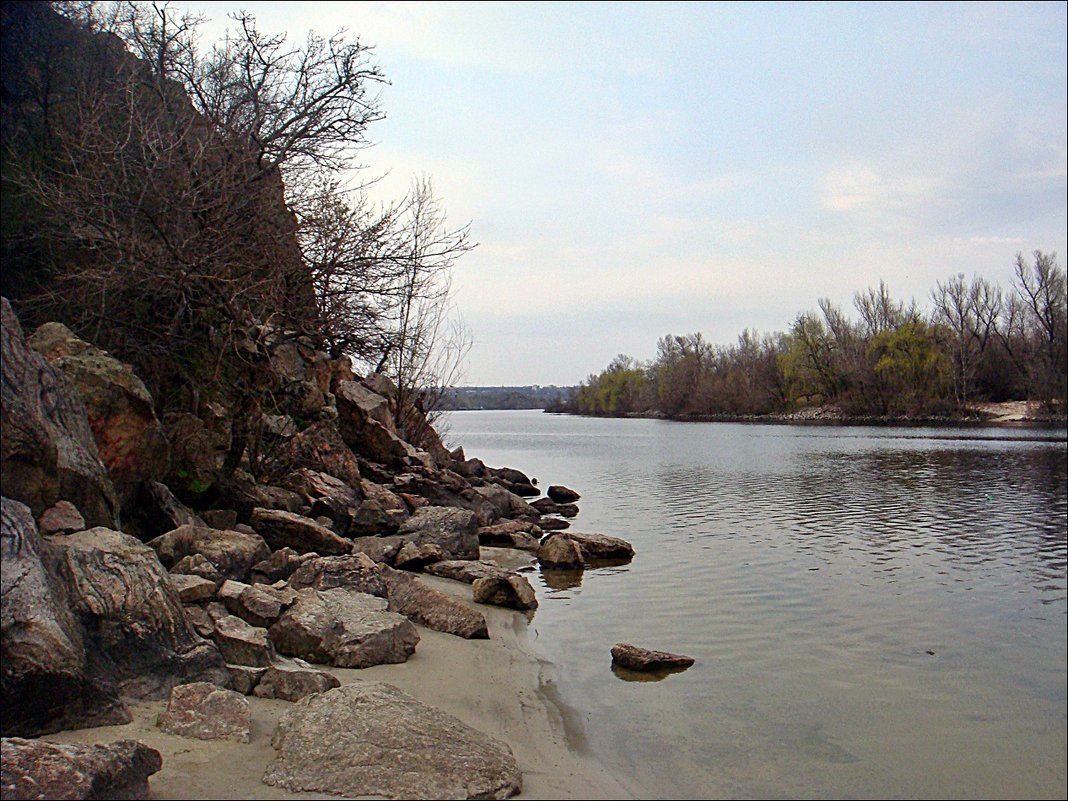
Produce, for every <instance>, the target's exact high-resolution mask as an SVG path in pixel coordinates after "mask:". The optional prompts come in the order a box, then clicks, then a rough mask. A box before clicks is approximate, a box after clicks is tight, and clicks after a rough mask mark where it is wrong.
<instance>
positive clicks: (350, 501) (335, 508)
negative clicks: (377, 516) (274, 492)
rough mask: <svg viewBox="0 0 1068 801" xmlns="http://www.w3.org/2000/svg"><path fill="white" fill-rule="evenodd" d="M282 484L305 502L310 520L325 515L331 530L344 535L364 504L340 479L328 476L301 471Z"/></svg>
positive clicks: (283, 480)
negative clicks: (361, 504)
mask: <svg viewBox="0 0 1068 801" xmlns="http://www.w3.org/2000/svg"><path fill="white" fill-rule="evenodd" d="M282 483H283V484H284V485H285V486H286V487H287V488H288V489H291V490H293V491H294V492H296V493H297V494H298V495H300V497H301V498H302V499H303V500H304V502H305V504H306V505H307V506H308V508H309V509H310V511H309V512H308V514H309V515H310V516H311V517H319V516H321V515H324V516H326V517H328V518H329V519H330V526H329V527H330V528H332V529H333V530H334V531H336V532H338V533H340V534H345V533H346V532H347V531H348V530H349V525H350V524H351V522H352V518H353V517H355V515H356V511H357V509H358V508H359V506H360V503H361V502H362V501H363V497H362V496H361V494H360V493H359V492H357V491H356V490H355V489H353V488H352V487H350V486H349V485H348V484H346V483H345V482H344V481H342V480H341V479H340V478H335V477H334V476H331V475H329V474H327V473H319V472H316V471H315V470H309V469H307V468H301V469H299V470H296V471H294V472H292V473H290V474H289V475H287V476H286V477H285V478H283V479H282Z"/></svg>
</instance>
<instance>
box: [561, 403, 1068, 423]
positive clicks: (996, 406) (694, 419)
mask: <svg viewBox="0 0 1068 801" xmlns="http://www.w3.org/2000/svg"><path fill="white" fill-rule="evenodd" d="M547 411H548V410H547ZM548 413H549V414H561V413H562V414H573V412H556V411H549V412H548ZM580 416H595V417H613V416H616V417H621V418H631V419H638V420H674V421H676V422H680V423H772V424H774V423H794V424H802V425H877V426H920V425H922V426H961V425H1030V424H1035V425H1066V424H1068V415H1065V414H1053V413H1050V412H1049V411H1047V410H1046V409H1044V408H1043V406H1042V404H1041V403H1038V402H1036V401H1005V402H1002V403H979V404H976V405H975V406H974V407H972V408H971V409H969V411H968V412H967V413H965V414H959V415H927V416H917V417H909V416H893V415H849V414H845V413H844V412H843V411H842V410H841V409H840V408H838V407H837V406H831V405H827V406H809V407H806V408H804V409H799V410H798V411H796V412H790V413H788V414H742V415H740V414H683V415H667V414H664V413H663V412H658V411H655V410H648V411H644V412H627V413H626V414H622V415H580Z"/></svg>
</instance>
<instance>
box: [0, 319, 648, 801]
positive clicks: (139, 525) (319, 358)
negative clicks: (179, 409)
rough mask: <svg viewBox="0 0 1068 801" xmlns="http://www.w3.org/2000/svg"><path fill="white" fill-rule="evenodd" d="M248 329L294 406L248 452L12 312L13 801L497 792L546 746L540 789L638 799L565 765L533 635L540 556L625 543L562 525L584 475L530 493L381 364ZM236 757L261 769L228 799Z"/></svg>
mask: <svg viewBox="0 0 1068 801" xmlns="http://www.w3.org/2000/svg"><path fill="white" fill-rule="evenodd" d="M248 343H249V347H250V348H251V349H254V350H259V351H260V353H261V355H262V359H263V363H264V365H265V369H268V370H270V371H272V373H273V376H274V378H275V379H277V383H278V384H279V385H280V386H281V387H282V389H283V391H284V392H286V393H287V394H288V396H290V397H291V406H292V408H295V409H299V410H300V416H299V417H297V416H270V415H262V419H258V420H249V421H244V422H245V423H246V424H248V425H249V426H252V425H254V426H255V427H257V429H259V430H262V431H263V439H262V442H261V450H260V452H259V453H258V454H257V458H256V459H249V460H246V461H245V462H242V463H241V464H240V465H239V466H237V467H236V468H235V467H234V466H233V465H228V464H227V457H228V454H230V453H231V447H230V446H231V443H232V442H233V439H232V438H233V436H235V434H234V431H235V429H236V428H237V427H238V426H237V423H238V421H236V420H235V419H234V417H233V415H232V414H231V413H230V412H229V411H228V410H226V409H225V408H220V407H219V406H218V405H217V404H205V406H204V408H203V409H202V410H201V412H200V413H199V414H197V415H194V414H172V415H169V416H165V417H164V419H162V420H160V419H158V418H157V417H156V414H155V411H154V405H153V403H152V399H151V397H150V396H149V395H148V392H147V390H146V389H145V388H144V385H143V384H142V383H141V382H140V381H139V380H138V378H137V376H135V375H134V374H133V373H132V372H131V371H130V369H129V367H127V366H126V365H123V364H121V363H120V362H118V361H117V360H115V359H114V358H112V357H111V356H110V355H108V354H107V353H105V352H103V351H100V350H99V349H97V348H95V347H94V346H93V345H92V344H90V343H87V342H84V341H82V340H80V339H78V338H77V337H75V336H74V335H73V334H72V333H71V332H70V331H68V330H67V329H66V328H65V327H63V326H62V325H60V324H58V323H48V324H45V325H43V326H41V327H40V328H39V329H38V330H37V331H36V332H34V333H33V334H32V335H30V336H26V335H25V334H24V333H23V331H22V330H21V327H20V326H19V323H18V320H17V319H16V317H15V315H14V313H13V311H12V309H11V307H10V305H9V304H8V302H7V300H6V299H4V300H3V343H2V349H3V448H2V451H3V452H2V468H3V532H2V533H3V596H2V600H3V654H4V659H3V696H2V703H3V736H4V741H3V743H4V751H3V780H2V785H3V788H4V797H5V798H30V797H34V798H37V797H82V798H97V797H145V794H146V793H147V792H149V778H148V777H149V776H150V775H153V774H157V773H158V774H159V776H162V777H166V778H165V780H163V781H162V782H161V784H162V785H163V786H164V787H165V788H166V789H165V790H164V796H165V795H168V794H169V795H172V796H173V797H200V796H203V797H242V794H248V795H249V797H265V794H266V793H267V789H266V788H267V785H271V786H273V787H275V788H278V789H279V791H280V792H282V793H283V795H282V796H281V797H290V796H293V797H297V796H296V795H294V794H298V793H305V792H314V793H330V794H337V795H344V796H358V795H367V794H372V795H376V796H382V797H389V798H445V797H449V798H468V797H477V798H505V797H509V796H511V795H514V794H516V793H518V792H520V790H521V788H523V787H524V781H525V780H527V779H529V777H530V776H531V774H532V772H538V771H541V770H543V769H544V767H543V766H540V765H539V762H541V761H544V760H545V759H551V760H552V761H554V762H556V763H558V764H560V765H564V766H566V767H565V768H564V771H565V772H564V774H561V775H559V776H555V777H550V778H548V779H547V778H546V777H542V778H539V779H538V780H536V781H535V787H537V788H538V791H537V794H538V795H542V796H545V797H593V796H599V795H606V796H611V795H618V794H620V793H623V794H629V793H627V792H626V791H625V790H623V788H620V787H619V786H618V785H615V784H613V783H612V782H611V780H610V778H609V777H607V776H604V775H603V774H602V773H600V772H599V769H598V768H596V766H593V765H591V764H589V763H584V762H583V761H582V760H581V759H579V758H578V756H577V755H575V754H572V753H570V748H569V744H568V741H567V737H566V731H567V727H566V726H565V725H564V724H565V723H566V715H564V716H561V713H560V710H559V709H558V708H557V707H556V706H554V704H553V701H552V699H551V698H550V697H549V693H548V692H547V691H544V690H545V688H544V687H543V686H542V683H541V678H540V676H541V674H542V673H543V672H544V670H545V669H547V668H546V666H543V665H538V663H537V660H536V658H535V657H533V655H532V654H531V653H530V652H529V650H524V649H523V648H522V646H521V640H522V637H523V631H524V630H525V626H526V622H527V616H529V615H530V614H533V610H534V609H535V608H536V606H537V597H536V595H535V593H534V591H533V589H532V588H531V586H530V583H529V581H528V580H527V579H526V577H525V576H524V575H523V574H524V573H525V572H527V571H529V570H532V569H537V566H539V565H540V567H541V568H542V569H545V570H553V569H569V570H574V569H582V568H583V567H584V566H586V565H596V564H600V563H604V562H606V561H607V562H618V561H626V560H629V559H630V558H631V557H632V555H633V549H632V548H631V547H630V546H629V544H627V543H625V542H623V541H622V540H619V539H618V538H613V537H607V536H605V535H597V534H585V535H584V534H575V533H571V532H569V531H567V529H568V527H569V525H570V524H569V521H568V518H569V517H570V516H573V515H574V514H575V512H577V506H576V505H575V502H576V501H577V500H578V498H579V496H578V493H576V492H574V491H573V490H569V489H568V488H565V487H555V486H553V487H550V488H549V494H548V495H547V497H544V498H539V499H538V500H536V501H533V502H530V501H529V500H528V499H534V498H535V497H536V496H540V495H541V491H540V489H539V488H538V487H537V486H536V485H535V482H534V481H532V480H531V479H529V478H528V477H527V476H525V475H524V474H522V473H521V472H520V471H518V470H515V469H510V468H491V467H488V466H487V465H485V464H483V463H482V462H481V461H479V460H478V459H473V458H470V459H469V458H467V457H466V456H465V455H464V453H463V451H462V449H457V450H456V451H453V452H450V451H448V450H447V449H446V448H445V447H444V446H443V445H442V443H441V441H440V439H439V438H438V436H437V434H436V433H435V432H434V430H433V427H432V426H431V425H429V423H428V422H427V420H426V418H425V417H423V416H422V411H421V410H420V409H419V408H418V407H417V406H415V405H412V406H410V407H405V408H400V409H398V408H397V407H398V400H397V396H398V393H397V392H396V390H395V388H393V387H392V386H391V385H390V383H389V382H388V380H386V379H385V378H384V377H383V376H379V375H372V376H365V377H362V378H361V377H358V376H356V375H354V374H353V373H352V370H351V366H350V365H349V363H348V360H347V359H331V358H329V357H328V356H327V355H326V354H324V353H321V352H318V351H316V350H315V349H314V348H312V347H311V346H310V344H309V343H307V342H304V341H302V340H301V338H300V337H299V336H296V335H289V334H287V332H279V331H274V330H272V329H270V328H268V327H265V326H256V327H254V328H253V329H251V330H250V332H249V336H248ZM402 419H403V420H406V421H408V425H407V426H406V427H405V429H401V428H400V427H398V425H397V424H396V421H397V420H402ZM413 421H414V423H413ZM405 431H408V432H411V431H416V432H418V435H417V436H414V437H413V436H411V435H410V434H408V435H407V436H408V438H407V439H406V438H405V436H404V435H403V434H404V432H405ZM253 471H254V472H253ZM484 549H486V550H485V553H484ZM487 554H493V555H495V556H496V557H497V558H496V559H487V558H484V557H485V556H486V555H487ZM420 574H423V575H420ZM427 641H430V642H431V643H433V645H432V647H431V648H430V649H429V650H431V651H432V654H431V656H434V655H436V654H443V656H442V660H441V661H442V663H443V664H441V665H440V666H436V665H435V664H433V659H430V660H427V659H424V658H423V651H424V650H427V649H426V648H425V644H426V642H427ZM480 641H481V642H483V643H485V645H479V642H480ZM479 663H481V664H483V665H485V666H487V672H488V673H491V674H493V675H492V676H490V677H488V678H487V677H486V676H483V675H480V674H479V673H478V672H477V671H472V670H471V669H470V667H471V666H472V665H477V664H479ZM416 665H418V666H419V667H418V668H416V667H415V666H416ZM502 665H507V669H506V668H504V667H502ZM376 666H377V667H376ZM409 669H411V670H409ZM364 671H369V672H370V671H378V672H382V671H385V675H384V676H383V678H384V679H385V681H386V682H390V683H382V682H378V681H370V680H368V679H365V678H364V676H365V675H372V674H370V673H366V674H365V673H364ZM509 671H517V672H518V674H519V675H518V676H511V677H508V678H506V674H508V673H509ZM357 673H358V674H359V675H358V676H357V675H355V674H357ZM414 674H418V675H419V676H420V677H421V680H420V681H418V682H415V683H414V684H412V683H409V684H408V686H409V687H410V688H414V690H415V692H414V693H412V694H410V693H408V692H405V691H404V689H403V688H398V687H397V686H396V683H400V684H403V683H405V682H404V681H398V682H396V683H393V682H392V681H391V680H392V679H394V678H401V677H404V676H408V675H414ZM495 684H496V685H503V693H502V692H501V688H500V687H498V686H495ZM433 687H437V688H439V689H440V690H441V693H440V694H441V696H442V697H437V696H436V695H435V693H434V692H433V691H430V692H428V688H433ZM452 697H458V698H463V699H464V700H463V701H462V702H461V703H454V702H452V701H450V700H449V699H450V698H452ZM479 698H485V699H490V700H491V701H492V704H491V705H490V706H489V707H487V706H486V705H485V704H484V703H483V704H480V703H479V700H478V699H479ZM450 704H451V705H452V710H449V711H443V710H442V709H441V708H440V707H441V706H449V705H450ZM516 704H518V708H516V706H515V705H516ZM480 707H481V708H482V709H483V714H481V715H479V714H473V711H474V712H477V710H478V709H479V708H480ZM509 707H511V708H510V710H509ZM490 709H491V710H492V713H493V714H488V713H487V710H490ZM502 709H503V710H504V711H505V713H504V714H501V715H500V720H498V714H499V713H501V710H502ZM554 710H555V711H554ZM457 712H458V713H459V714H456V713H457ZM464 718H468V721H467V722H465V721H464ZM487 724H489V728H491V729H494V730H495V731H494V732H492V733H489V734H487V733H485V731H484V729H485V728H486V725H487ZM534 724H536V726H535V728H536V729H537V732H536V736H537V737H539V738H540V742H537V743H528V742H525V740H524V738H525V737H526V736H528V735H527V733H526V730H527V729H528V728H529V727H530V726H531V725H534ZM480 728H481V729H483V730H480ZM268 729H269V730H268ZM149 733H151V736H150V737H149V736H147V735H148V734H149ZM340 733H345V736H344V737H339V734H340ZM103 735H108V736H111V737H112V738H113V739H115V740H117V741H118V742H117V743H115V744H114V745H107V746H106V747H102V746H101V744H102V743H110V742H111V740H107V739H101V737H102V736H103ZM131 738H133V739H131ZM346 738H347V739H346ZM146 739H147V740H149V741H151V743H153V744H155V745H146V744H145V743H144V742H139V741H140V740H146ZM53 740H54V741H62V742H64V743H65V744H66V745H64V746H63V747H62V748H60V747H58V746H56V745H55V744H53V743H51V742H50V741H53ZM175 740H177V741H178V744H176V743H175ZM126 741H129V744H123V743H124V742H126ZM79 743H80V744H81V745H76V744H79ZM156 746H160V747H156ZM242 749H246V751H244V752H243V751H242ZM188 753H194V754H196V765H198V766H199V770H200V771H201V772H203V773H204V774H205V775H206V776H214V777H215V781H207V782H206V783H204V782H201V781H200V780H199V779H197V778H194V777H192V776H191V775H190V771H191V770H192V768H191V766H190V765H188V764H186V763H187V760H186V759H185V758H184V757H183V756H182V755H183V754H188ZM253 753H255V754H256V756H255V758H253V757H252V754H253ZM161 754H162V756H161ZM517 754H518V755H519V756H520V759H518V760H517V756H516V755H517ZM268 756H269V760H268V761H267V763H266V764H261V763H263V762H264V760H267V757H268ZM172 761H176V762H177V764H176V765H175V766H174V767H172V766H171V765H170V764H169V763H170V762H172ZM236 764H241V765H243V767H242V768H241V769H240V770H239V771H238V772H239V773H241V775H242V776H244V777H245V780H246V785H247V784H248V781H247V780H248V779H249V775H248V771H249V770H250V769H251V768H249V766H259V767H258V768H255V770H259V771H260V773H259V776H257V777H256V780H257V781H256V783H255V784H253V785H252V786H243V789H240V790H234V789H227V787H228V784H227V777H228V776H229V775H230V773H231V772H232V771H234V770H235V767H234V766H235V765H236ZM176 770H177V772H176ZM261 779H262V781H263V782H266V784H260V783H258V782H259V780H261ZM154 781H155V780H153V782H154ZM527 786H529V784H528V785H527ZM606 787H607V788H609V789H607V790H606V789H605V788H606ZM196 788H200V789H199V790H198V789H196ZM151 794H152V795H153V796H156V795H157V791H156V790H155V789H153V790H151ZM160 797H163V796H160Z"/></svg>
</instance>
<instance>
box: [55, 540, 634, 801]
mask: <svg viewBox="0 0 1068 801" xmlns="http://www.w3.org/2000/svg"><path fill="white" fill-rule="evenodd" d="M483 550H484V554H483V558H494V559H497V560H498V561H500V562H502V564H503V563H505V562H506V561H511V562H513V563H514V562H516V560H518V563H519V564H522V563H524V561H525V560H524V559H523V558H522V557H519V556H518V554H517V552H509V551H501V550H498V549H488V548H487V549H483ZM508 566H510V567H511V566H512V565H508ZM421 578H422V580H423V581H425V582H426V583H427V584H428V585H431V586H433V587H434V588H435V589H438V590H441V591H443V592H448V593H450V594H451V595H455V596H456V597H459V598H463V599H465V600H467V601H468V602H470V592H471V588H470V585H467V584H461V583H459V582H454V581H449V580H447V579H438V578H435V577H433V576H422V577H421ZM477 608H478V609H479V610H480V611H481V612H482V613H483V614H485V616H486V620H487V622H488V624H489V630H490V639H489V640H464V639H461V638H459V637H454V636H452V635H449V634H442V633H440V632H436V631H431V630H429V629H426V628H424V627H422V626H419V627H418V629H419V636H420V638H421V639H420V641H419V645H418V647H417V648H416V652H415V654H414V655H413V656H412V657H411V658H410V659H409V660H408V661H407V662H406V663H404V664H400V665H379V666H377V667H373V668H367V669H364V670H349V669H331V672H333V673H334V675H336V676H337V677H338V679H340V681H341V682H342V684H345V683H348V682H351V681H359V680H361V679H370V680H374V681H382V682H386V683H389V684H393V685H395V686H397V687H399V688H400V689H402V690H404V691H405V692H407V693H409V694H410V695H412V696H414V697H415V698H418V699H419V700H421V701H423V702H424V703H426V704H429V705H431V706H435V707H438V708H439V709H442V710H444V711H445V712H448V713H449V714H451V715H454V716H455V717H457V718H459V719H460V720H462V721H463V722H464V723H467V724H468V725H470V726H472V727H474V728H476V729H478V730H480V731H483V732H485V733H486V734H489V735H491V736H493V737H496V738H498V739H500V740H503V741H504V742H506V743H507V744H508V745H509V746H510V747H511V749H512V753H513V754H514V755H515V758H516V761H517V762H518V763H519V767H520V769H521V770H522V771H523V791H522V793H521V794H520V795H519V796H517V797H518V798H546V799H569V798H574V799H578V798H589V799H598V798H635V797H637V796H638V794H639V793H640V791H638V790H637V789H636V788H633V787H627V786H624V784H622V783H621V782H619V781H617V780H616V779H615V778H614V777H613V776H612V775H610V773H609V772H608V771H607V770H606V769H605V768H603V767H602V766H600V765H599V764H597V763H596V762H595V761H594V760H593V758H592V757H591V756H589V755H588V754H587V753H585V749H584V745H583V738H582V731H581V728H580V726H579V725H578V723H577V717H576V716H575V715H574V714H573V713H572V712H571V711H570V710H568V709H567V707H566V706H564V705H562V704H561V703H560V702H559V699H558V698H556V696H555V693H554V690H553V686H554V671H555V667H554V666H553V665H551V664H549V663H547V662H544V661H542V660H539V659H538V657H537V655H536V654H535V653H534V651H533V649H532V646H531V642H530V639H529V636H528V620H527V616H526V614H525V613H522V612H515V611H512V610H509V609H499V608H497V607H492V606H484V605H478V607H477ZM249 702H250V704H251V706H252V731H251V735H252V736H251V741H250V742H249V743H238V742H233V741H229V740H213V741H201V740H195V739H190V738H185V737H177V736H175V735H170V734H164V733H163V732H161V731H160V730H159V729H157V728H156V726H155V722H156V716H157V715H158V714H159V713H160V711H162V709H163V707H164V702H163V701H155V702H147V703H140V704H136V705H133V706H131V712H132V713H133V716H134V719H133V721H132V722H131V723H128V724H126V725H124V726H104V727H100V728H96V729H81V730H77V731H66V732H59V733H57V734H53V735H48V736H47V737H46V738H45V739H49V740H55V741H57V742H81V743H98V742H111V741H114V740H120V739H135V740H140V741H141V742H143V743H145V744H147V745H149V746H151V747H153V748H155V749H156V750H158V751H159V752H160V753H161V754H162V755H163V769H162V770H161V771H160V772H159V773H157V774H155V775H154V776H152V778H151V780H150V785H151V792H152V797H153V798H159V799H170V798H222V799H246V798H247V799H251V798H271V799H282V798H336V797H337V796H329V795H316V794H310V793H293V792H289V791H285V790H281V789H279V788H275V787H271V786H269V785H266V784H264V783H263V782H262V781H261V777H262V776H263V772H264V770H265V769H266V768H267V765H268V764H269V763H270V761H271V760H272V759H273V757H274V750H273V749H272V747H271V735H272V733H273V732H274V727H275V723H276V722H277V720H278V718H279V717H280V716H281V715H282V714H283V713H284V712H285V710H286V709H288V708H289V707H290V706H291V704H289V703H287V702H285V701H275V700H267V699H262V698H256V697H254V696H250V697H249Z"/></svg>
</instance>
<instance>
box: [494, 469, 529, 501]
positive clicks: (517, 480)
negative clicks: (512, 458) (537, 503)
mask: <svg viewBox="0 0 1068 801" xmlns="http://www.w3.org/2000/svg"><path fill="white" fill-rule="evenodd" d="M484 472H485V477H486V478H487V479H488V480H490V481H492V482H494V483H495V484H499V485H501V486H502V487H504V488H505V489H507V490H510V491H511V492H514V493H515V494H516V495H519V496H521V497H523V498H535V497H537V496H538V495H541V490H539V489H538V488H537V487H536V486H534V485H535V482H534V481H532V480H531V479H529V478H528V477H527V476H526V474H525V473H523V472H521V471H519V470H516V469H514V468H511V467H486V468H484Z"/></svg>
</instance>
